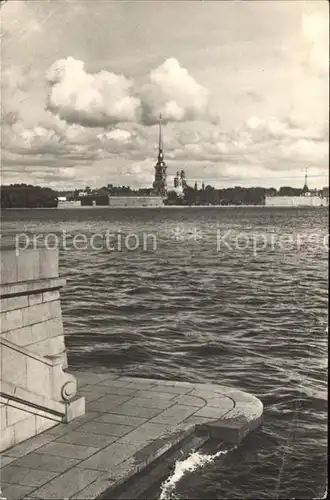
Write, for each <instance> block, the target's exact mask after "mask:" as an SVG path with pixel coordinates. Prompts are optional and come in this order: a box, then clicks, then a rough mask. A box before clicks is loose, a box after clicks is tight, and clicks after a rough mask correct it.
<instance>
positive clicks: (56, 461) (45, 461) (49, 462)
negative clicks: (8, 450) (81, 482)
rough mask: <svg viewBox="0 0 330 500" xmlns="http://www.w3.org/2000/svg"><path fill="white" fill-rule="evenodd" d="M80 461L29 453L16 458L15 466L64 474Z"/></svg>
mask: <svg viewBox="0 0 330 500" xmlns="http://www.w3.org/2000/svg"><path fill="white" fill-rule="evenodd" d="M79 462H80V460H77V459H73V458H63V457H56V456H53V455H42V454H41V453H35V452H32V453H29V454H28V455H25V457H22V458H18V459H17V460H16V461H15V465H17V466H18V467H26V468H27V469H40V470H45V471H50V472H58V473H61V472H64V471H66V470H69V469H71V468H72V467H74V466H75V465H77V464H78V463H79Z"/></svg>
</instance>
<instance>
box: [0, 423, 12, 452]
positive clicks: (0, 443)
mask: <svg viewBox="0 0 330 500" xmlns="http://www.w3.org/2000/svg"><path fill="white" fill-rule="evenodd" d="M14 444H15V433H14V426H13V425H12V426H10V427H5V428H4V429H2V430H1V439H0V452H2V451H5V450H8V448H11V447H12V446H14ZM6 454H7V455H8V453H7V452H6Z"/></svg>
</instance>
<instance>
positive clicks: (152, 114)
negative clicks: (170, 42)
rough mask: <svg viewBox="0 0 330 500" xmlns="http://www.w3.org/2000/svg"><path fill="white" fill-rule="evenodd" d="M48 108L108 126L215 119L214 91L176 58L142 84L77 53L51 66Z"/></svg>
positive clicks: (79, 120) (78, 121)
mask: <svg viewBox="0 0 330 500" xmlns="http://www.w3.org/2000/svg"><path fill="white" fill-rule="evenodd" d="M46 80H47V82H48V84H49V94H48V98H47V108H48V109H49V110H50V111H51V112H53V113H54V114H56V115H58V116H59V117H60V118H61V119H63V120H65V121H66V122H67V123H76V124H80V125H82V126H84V127H107V126H111V125H114V124H118V123H119V122H141V123H143V124H145V125H153V124H155V123H157V122H158V120H159V114H160V113H161V114H162V117H163V119H164V121H165V122H169V121H174V122H182V121H188V120H196V119H206V120H208V121H209V120H213V121H214V120H215V119H217V117H216V115H215V114H214V113H212V112H211V111H210V105H209V91H208V90H207V89H206V88H204V87H203V86H202V85H200V84H199V83H198V82H196V80H195V79H194V78H193V77H192V76H191V75H190V74H189V72H188V70H187V69H186V68H183V67H182V66H181V65H180V63H179V62H178V61H177V60H176V59H174V58H170V59H167V60H166V61H165V62H164V63H163V64H162V65H160V66H159V67H157V68H156V69H153V70H152V71H150V73H149V74H148V75H147V77H146V78H145V79H144V81H143V83H142V84H141V85H140V86H138V85H137V84H135V83H134V82H133V81H131V80H129V79H128V78H126V77H125V76H124V75H117V74H115V73H110V72H109V71H104V70H101V71H99V72H98V73H93V74H92V73H88V72H87V71H86V70H85V67H84V63H83V61H78V60H76V59H74V58H73V57H68V58H67V59H60V60H58V61H56V62H55V63H54V64H53V65H52V66H51V67H50V68H49V70H48V72H47V75H46Z"/></svg>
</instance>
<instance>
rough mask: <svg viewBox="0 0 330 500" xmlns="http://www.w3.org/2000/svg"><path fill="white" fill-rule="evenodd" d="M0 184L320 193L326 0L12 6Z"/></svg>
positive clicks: (55, 1)
mask: <svg viewBox="0 0 330 500" xmlns="http://www.w3.org/2000/svg"><path fill="white" fill-rule="evenodd" d="M0 15H1V26H0V33H1V67H2V78H1V147H2V149H1V160H2V161H1V164H2V168H1V183H2V184H9V183H21V182H22V183H23V182H24V183H28V184H35V185H40V186H48V187H52V188H57V189H70V188H83V187H85V186H90V187H92V188H94V187H101V186H104V185H107V184H115V185H130V186H132V187H135V188H137V187H151V185H152V181H153V177H154V165H155V163H156V158H157V147H158V117H159V114H160V113H161V114H162V117H163V122H164V125H163V136H164V156H165V161H166V163H167V166H168V183H169V185H171V183H172V179H173V178H174V176H175V174H176V171H177V170H181V169H184V170H185V171H186V177H187V179H188V183H190V184H191V185H193V184H194V182H195V181H197V182H198V184H199V185H200V184H201V182H202V181H204V182H205V184H206V185H207V184H211V185H213V186H215V187H218V188H224V187H231V186H235V185H241V186H245V187H251V186H264V187H271V186H272V187H276V188H278V187H280V186H283V185H291V186H294V187H302V185H303V183H304V175H305V172H306V171H307V172H308V184H309V187H310V188H319V187H320V188H321V187H323V186H326V185H327V184H328V182H329V180H328V163H329V158H328V155H329V153H328V142H329V121H328V113H329V92H328V81H329V49H328V47H329V38H328V37H329V35H328V25H329V17H328V16H329V14H328V2H327V1H326V0H310V1H305V2H304V1H300V0H293V1H290V0H283V1H281V0H274V1H272V0H267V1H266V0H264V1H257V0H251V1H248V0H241V1H224V0H223V1H207V0H205V1H190V0H185V1H174V0H173V1H166V2H164V1H158V0H148V1H136V0H135V1H123V0H121V1H119V0H118V1H107V0H103V1H99V0H93V1H88V0H66V1H64V0H40V1H34V0H28V1H19V0H9V1H8V2H6V3H4V4H2V6H1V14H0Z"/></svg>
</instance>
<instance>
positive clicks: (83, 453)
mask: <svg viewBox="0 0 330 500" xmlns="http://www.w3.org/2000/svg"><path fill="white" fill-rule="evenodd" d="M97 451H99V449H98V448H96V447H92V446H81V445H79V444H72V443H59V442H58V441H53V442H52V443H48V444H46V445H45V446H41V447H40V448H38V449H37V450H36V453H41V454H43V455H55V456H57V457H62V458H77V459H80V460H82V459H84V458H86V457H89V456H90V455H93V454H94V453H96V452H97Z"/></svg>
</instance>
